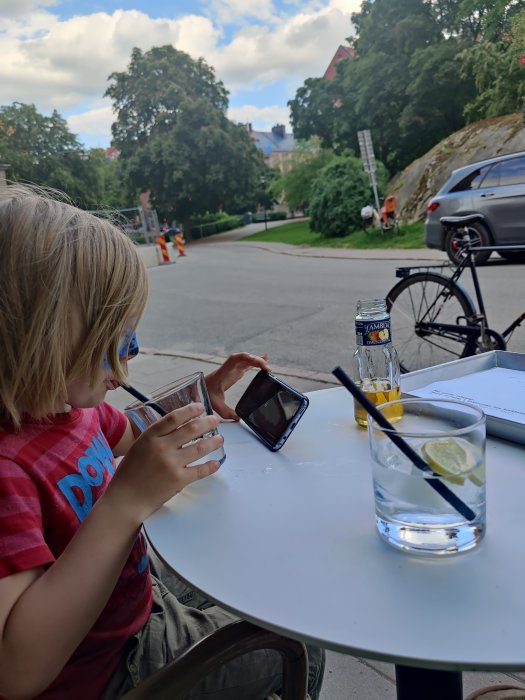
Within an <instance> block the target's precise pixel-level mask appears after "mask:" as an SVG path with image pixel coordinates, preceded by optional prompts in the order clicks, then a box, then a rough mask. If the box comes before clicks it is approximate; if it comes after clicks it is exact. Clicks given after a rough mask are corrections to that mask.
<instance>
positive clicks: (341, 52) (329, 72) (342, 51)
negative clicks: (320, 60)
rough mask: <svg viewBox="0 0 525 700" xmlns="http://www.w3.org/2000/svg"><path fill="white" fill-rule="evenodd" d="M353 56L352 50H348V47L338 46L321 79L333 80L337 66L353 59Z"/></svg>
mask: <svg viewBox="0 0 525 700" xmlns="http://www.w3.org/2000/svg"><path fill="white" fill-rule="evenodd" d="M354 56H355V51H354V49H352V48H350V46H343V45H340V46H339V48H338V49H337V51H336V52H335V54H334V57H333V58H332V60H331V61H330V63H329V64H328V68H327V69H326V70H325V72H324V75H323V78H326V79H327V80H333V79H334V78H335V74H336V72H337V65H338V64H339V63H341V61H348V60H350V59H352V58H354Z"/></svg>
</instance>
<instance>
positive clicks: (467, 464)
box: [421, 438, 485, 486]
mask: <svg viewBox="0 0 525 700" xmlns="http://www.w3.org/2000/svg"><path fill="white" fill-rule="evenodd" d="M421 453H422V455H423V457H424V458H425V459H426V460H427V462H428V464H429V465H430V466H431V467H432V469H433V470H434V471H435V472H436V474H440V475H441V476H444V477H446V478H447V479H448V480H449V481H451V482H452V483H454V484H459V485H460V486H461V485H462V484H464V483H465V478H466V477H467V476H468V478H469V479H470V480H471V481H472V483H473V484H476V486H483V484H484V483H485V469H484V466H483V467H482V466H481V465H480V466H479V467H478V468H476V466H477V464H478V460H477V459H476V457H475V455H474V454H473V451H472V448H471V446H470V444H469V443H468V442H467V441H466V440H463V439H462V438H445V439H442V440H427V441H426V442H425V443H423V445H422V446H421Z"/></svg>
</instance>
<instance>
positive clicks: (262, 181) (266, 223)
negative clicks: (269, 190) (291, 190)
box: [261, 177, 268, 231]
mask: <svg viewBox="0 0 525 700" xmlns="http://www.w3.org/2000/svg"><path fill="white" fill-rule="evenodd" d="M261 187H262V188H263V190H264V193H263V198H264V203H263V207H264V230H265V231H268V219H267V217H266V178H264V177H261Z"/></svg>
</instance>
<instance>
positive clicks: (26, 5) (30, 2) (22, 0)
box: [0, 0, 57, 18]
mask: <svg viewBox="0 0 525 700" xmlns="http://www.w3.org/2000/svg"><path fill="white" fill-rule="evenodd" d="M56 3H57V0H0V16H1V17H4V18H5V17H22V16H24V15H27V14H28V13H30V12H33V11H34V10H36V9H37V8H38V7H44V6H46V5H47V6H51V5H56Z"/></svg>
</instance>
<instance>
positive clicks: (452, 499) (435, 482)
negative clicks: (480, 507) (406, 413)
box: [332, 367, 476, 521]
mask: <svg viewBox="0 0 525 700" xmlns="http://www.w3.org/2000/svg"><path fill="white" fill-rule="evenodd" d="M332 374H333V375H334V376H335V377H337V379H339V381H340V382H341V384H342V385H343V386H344V387H345V388H346V389H348V391H349V392H350V393H351V394H352V396H353V397H354V398H355V399H356V401H358V402H359V403H360V404H361V406H362V407H363V408H364V409H365V411H366V412H367V413H368V414H369V415H371V416H372V418H373V419H374V420H375V422H376V423H377V424H378V425H379V426H380V427H381V428H383V429H384V431H385V435H387V436H388V437H389V438H390V439H391V440H392V442H393V443H394V444H395V445H396V446H397V447H399V449H400V450H401V452H403V453H404V454H405V455H406V456H407V457H408V458H409V459H410V460H411V462H413V463H414V465H415V466H416V467H417V468H418V469H421V471H424V472H429V473H431V474H433V475H434V476H436V477H439V475H438V474H436V472H435V471H433V469H432V468H431V467H430V466H429V465H428V464H427V463H426V462H425V460H424V459H423V458H422V457H420V455H418V453H417V452H416V451H415V450H413V449H412V447H410V445H409V444H408V443H407V442H405V441H404V440H403V438H402V437H401V436H400V435H399V434H398V433H397V432H396V430H395V428H394V426H393V425H392V424H391V423H390V422H389V421H388V420H387V419H386V418H385V417H384V415H383V414H382V413H381V411H378V409H377V408H376V407H375V406H374V404H373V403H372V402H371V401H370V400H369V399H368V398H367V397H366V396H365V394H364V393H363V392H362V391H361V389H359V387H358V386H356V385H355V384H354V382H353V381H352V380H351V379H350V377H349V376H348V375H347V374H346V372H345V371H344V370H343V369H342V368H341V367H336V368H335V369H333V370H332ZM426 481H427V483H428V485H429V486H431V487H432V488H433V489H434V490H435V491H437V492H438V493H439V494H440V496H442V497H443V498H444V499H445V500H446V501H447V502H448V503H449V504H450V505H451V506H452V507H453V508H455V510H457V512H458V513H459V514H460V515H461V516H463V517H464V518H465V519H466V520H469V521H472V520H475V518H476V514H475V513H474V511H473V510H472V509H471V508H469V506H468V505H467V504H466V503H464V502H463V501H462V500H461V498H458V496H456V494H455V493H454V492H453V491H451V490H450V489H449V488H448V486H447V485H446V484H444V483H443V482H442V481H441V479H439V478H435V479H427V480H426Z"/></svg>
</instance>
